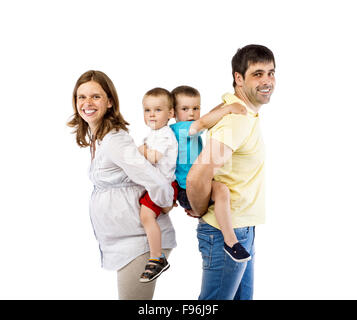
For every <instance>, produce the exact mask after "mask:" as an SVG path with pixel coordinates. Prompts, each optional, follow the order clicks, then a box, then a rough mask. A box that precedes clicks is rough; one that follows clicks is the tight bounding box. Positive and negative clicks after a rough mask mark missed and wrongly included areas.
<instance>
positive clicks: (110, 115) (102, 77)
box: [67, 70, 129, 147]
mask: <svg viewBox="0 0 357 320" xmlns="http://www.w3.org/2000/svg"><path fill="white" fill-rule="evenodd" d="M89 81H95V82H97V83H98V84H99V85H100V86H101V87H102V89H103V90H104V91H105V93H106V94H107V97H108V99H109V100H110V101H111V103H112V107H111V108H108V110H107V112H106V114H105V115H104V117H103V119H102V122H101V124H100V125H99V127H98V130H97V132H96V134H95V137H92V138H91V139H90V137H91V132H90V128H89V126H88V123H87V122H85V121H84V120H83V119H82V118H81V116H80V115H79V113H78V111H77V90H78V88H79V86H80V85H82V84H83V83H86V82H89ZM72 105H73V110H74V114H73V116H72V119H71V120H70V121H69V122H68V123H67V125H68V126H69V127H73V128H75V129H74V131H73V133H75V134H76V141H77V144H78V145H79V146H80V147H88V146H90V145H91V140H92V141H93V140H96V139H98V140H103V138H104V136H105V135H106V134H107V133H108V132H110V131H111V130H113V129H115V130H116V131H119V130H120V129H123V130H125V131H128V128H127V127H126V126H127V125H129V123H128V122H126V121H125V120H124V118H123V116H122V115H121V113H120V110H119V98H118V94H117V91H116V89H115V87H114V84H113V82H112V80H110V78H109V77H108V76H107V75H106V74H105V73H104V72H101V71H96V70H89V71H87V72H85V73H83V74H82V75H81V76H80V77H79V79H78V80H77V82H76V85H75V86H74V89H73V95H72ZM87 138H88V140H87Z"/></svg>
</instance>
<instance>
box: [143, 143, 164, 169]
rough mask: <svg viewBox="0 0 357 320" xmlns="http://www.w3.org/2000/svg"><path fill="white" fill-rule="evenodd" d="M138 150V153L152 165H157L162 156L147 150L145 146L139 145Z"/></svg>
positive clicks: (157, 152) (159, 153)
mask: <svg viewBox="0 0 357 320" xmlns="http://www.w3.org/2000/svg"><path fill="white" fill-rule="evenodd" d="M138 149H139V152H140V153H141V154H142V155H143V156H144V157H145V158H146V159H147V160H148V161H149V162H150V163H152V164H155V163H157V162H158V161H159V160H160V159H161V158H162V156H163V154H162V153H161V152H159V151H156V150H153V149H149V148H148V147H147V146H146V144H143V145H141V146H140V147H139V148H138Z"/></svg>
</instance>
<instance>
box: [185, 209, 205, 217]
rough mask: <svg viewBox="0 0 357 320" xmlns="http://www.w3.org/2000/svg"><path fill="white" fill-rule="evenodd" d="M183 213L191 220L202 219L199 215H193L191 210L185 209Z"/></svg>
mask: <svg viewBox="0 0 357 320" xmlns="http://www.w3.org/2000/svg"><path fill="white" fill-rule="evenodd" d="M185 212H186V213H187V215H188V216H189V217H192V218H201V217H202V216H200V215H199V214H197V213H195V212H194V211H193V210H188V209H185Z"/></svg>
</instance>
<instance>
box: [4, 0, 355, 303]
mask: <svg viewBox="0 0 357 320" xmlns="http://www.w3.org/2000/svg"><path fill="white" fill-rule="evenodd" d="M124 3H125V4H124ZM353 3H354V1H352V0H351V1H346V0H341V1H326V0H325V1H318V0H314V1H302V0H300V1H296V2H292V1H274V0H272V1H260V0H256V1H239V0H235V1H225V0H221V1H208V0H206V1H194V0H189V1H187V0H181V1H169V0H166V1H162V0H158V1H153V0H151V1H125V2H124V1H122V2H120V1H109V0H101V1H92V0H86V1H80V0H76V1H39V0H32V1H21V0H18V1H16V0H15V1H11V2H10V1H6V2H5V1H2V2H1V4H0V35H1V39H0V40H1V50H0V56H1V59H0V90H1V98H0V103H1V124H0V136H1V143H0V147H1V158H0V161H1V162H0V179H1V180H0V181H1V183H0V185H1V198H0V248H1V251H0V252H1V263H0V298H1V299H117V291H116V273H115V272H110V271H104V270H102V269H101V268H100V254H99V250H98V245H97V242H96V240H95V238H94V234H93V231H92V226H91V224H90V220H89V216H88V200H89V196H90V192H91V190H92V186H91V184H90V182H89V180H88V177H87V168H88V165H89V161H90V156H89V150H88V149H80V148H79V147H77V145H76V144H75V139H74V135H71V134H70V132H71V129H69V128H68V127H66V122H67V121H68V120H69V118H70V116H71V114H72V105H71V94H72V90H73V87H74V84H75V82H76V80H77V78H78V77H79V76H80V75H81V74H82V73H83V72H85V71H87V70H89V69H97V70H102V71H104V72H105V73H107V74H108V75H109V77H111V79H112V80H113V82H114V83H115V85H116V87H117V90H118V94H119V99H120V105H121V112H122V113H123V115H124V117H125V118H126V120H127V121H128V122H130V123H131V125H130V133H131V135H132V136H133V137H134V138H135V140H136V141H137V142H139V141H140V139H141V138H142V137H143V135H144V134H145V132H146V131H144V130H146V129H145V128H144V126H143V119H142V113H141V98H142V95H143V94H144V93H145V92H146V91H147V90H148V89H151V88H153V87H156V86H162V87H165V88H167V89H169V90H171V89H173V88H174V87H176V86H177V85H181V84H187V85H191V86H194V87H196V88H197V89H199V90H200V92H201V95H202V113H206V112H208V111H209V110H210V108H211V107H213V106H215V105H217V104H218V103H219V102H220V96H221V94H222V93H224V92H226V91H231V90H232V86H231V83H232V77H231V67H230V61H231V57H232V56H233V54H234V53H235V51H236V50H237V48H239V47H242V46H244V45H247V44H250V43H259V44H264V45H266V46H268V47H269V48H270V49H271V50H272V51H273V52H274V54H275V58H276V79H277V86H276V89H275V93H274V95H273V97H272V99H271V102H270V104H268V105H265V106H263V107H262V109H261V117H262V126H263V132H264V140H265V144H266V149H267V162H266V163H267V204H266V205H267V223H266V224H265V225H262V226H258V227H257V230H256V231H257V236H256V251H257V256H256V285H255V299H356V298H357V293H356V290H355V288H356V286H357V273H356V269H357V257H356V242H357V241H356V240H357V236H356V235H357V210H356V209H357V205H356V200H355V199H356V179H357V170H356V163H357V156H356V151H355V149H356V136H357V135H356V133H357V132H356V126H355V122H356V116H357V111H356V107H357V105H356V101H355V97H356V74H357V72H356V71H357V70H356V62H355V61H356V56H357V52H356V36H355V30H357V23H356V18H355V12H356V11H355V10H354V8H353ZM170 216H171V218H172V221H173V223H174V226H175V229H176V233H177V241H178V247H177V248H176V249H175V250H174V251H173V253H172V255H171V257H170V263H171V268H170V270H169V271H167V272H166V273H165V274H163V275H162V277H160V279H159V281H158V284H157V290H156V293H155V297H154V298H155V299H197V297H198V294H199V289H200V281H201V259H200V256H199V252H198V249H197V240H196V235H195V228H196V223H197V221H196V220H194V219H191V218H189V217H187V216H186V215H185V213H184V212H183V210H182V209H174V210H173V211H172V212H171V213H170Z"/></svg>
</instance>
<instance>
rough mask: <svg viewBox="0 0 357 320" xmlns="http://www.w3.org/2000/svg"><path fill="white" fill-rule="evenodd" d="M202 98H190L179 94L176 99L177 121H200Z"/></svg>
mask: <svg viewBox="0 0 357 320" xmlns="http://www.w3.org/2000/svg"><path fill="white" fill-rule="evenodd" d="M200 105H201V98H200V97H199V96H198V97H189V96H186V95H183V94H179V95H178V96H177V97H176V107H175V118H176V121H177V122H179V121H191V120H194V121H195V120H198V119H199V118H200V112H201V106H200Z"/></svg>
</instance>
